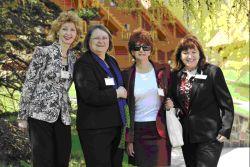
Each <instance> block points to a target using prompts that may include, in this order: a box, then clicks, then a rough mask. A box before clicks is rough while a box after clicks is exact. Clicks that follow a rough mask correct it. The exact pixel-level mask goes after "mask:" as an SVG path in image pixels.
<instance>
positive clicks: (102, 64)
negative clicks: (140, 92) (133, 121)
mask: <svg viewBox="0 0 250 167" xmlns="http://www.w3.org/2000/svg"><path fill="white" fill-rule="evenodd" d="M92 55H93V57H94V59H95V60H96V61H97V62H98V64H100V66H101V67H102V69H104V71H105V72H106V73H107V75H108V76H109V77H111V78H114V77H113V75H112V73H111V71H110V69H109V68H108V67H107V65H106V64H105V63H104V61H103V60H102V59H101V58H99V57H98V56H97V55H95V54H92ZM110 63H111V66H112V67H113V69H114V71H115V73H116V76H117V78H118V82H119V80H121V81H120V82H119V83H117V81H116V80H115V79H114V81H115V85H114V88H115V89H117V88H118V86H119V85H122V79H121V78H120V79H119V76H118V75H119V74H117V72H116V70H115V64H114V63H113V62H112V61H111V62H110ZM118 105H119V109H120V114H121V118H122V123H123V125H124V126H125V125H126V117H125V108H124V107H125V105H126V101H125V99H118Z"/></svg>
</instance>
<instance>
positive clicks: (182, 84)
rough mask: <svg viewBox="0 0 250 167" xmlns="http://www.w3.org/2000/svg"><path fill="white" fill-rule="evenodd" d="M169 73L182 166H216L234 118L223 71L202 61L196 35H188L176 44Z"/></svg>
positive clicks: (201, 50) (204, 60) (201, 51)
mask: <svg viewBox="0 0 250 167" xmlns="http://www.w3.org/2000/svg"><path fill="white" fill-rule="evenodd" d="M171 77H172V88H171V96H172V100H173V102H174V106H175V108H178V110H179V112H178V116H179V117H180V122H181V124H182V126H183V137H184V146H183V147H182V151H183V155H184V159H185V163H186V166H187V167H216V166H217V163H218V160H219V157H220V154H221V150H222V147H223V142H224V141H225V139H226V138H228V139H229V137H230V133H231V129H232V124H233V118H234V108H233V101H232V97H231V95H230V92H229V90H228V88H227V85H226V82H225V79H224V76H223V73H222V71H221V69H220V68H219V67H217V66H215V65H212V64H209V63H207V62H206V58H205V55H204V52H203V49H202V46H201V45H200V44H199V42H198V40H197V38H196V37H194V36H191V35H188V36H186V37H184V38H183V39H182V40H181V41H180V43H179V44H178V46H177V48H176V52H175V67H174V71H173V73H172V75H171ZM166 106H167V103H166Z"/></svg>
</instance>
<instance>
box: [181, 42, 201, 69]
mask: <svg viewBox="0 0 250 167" xmlns="http://www.w3.org/2000/svg"><path fill="white" fill-rule="evenodd" d="M199 59H200V53H199V50H198V49H197V47H196V46H195V47H194V48H188V49H187V50H183V51H182V52H181V61H182V62H183V64H184V65H185V68H186V69H187V70H189V71H192V70H194V69H195V68H197V65H198V62H199Z"/></svg>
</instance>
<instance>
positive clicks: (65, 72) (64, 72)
mask: <svg viewBox="0 0 250 167" xmlns="http://www.w3.org/2000/svg"><path fill="white" fill-rule="evenodd" d="M69 77H70V73H69V72H68V71H64V70H62V71H61V78H63V79H69Z"/></svg>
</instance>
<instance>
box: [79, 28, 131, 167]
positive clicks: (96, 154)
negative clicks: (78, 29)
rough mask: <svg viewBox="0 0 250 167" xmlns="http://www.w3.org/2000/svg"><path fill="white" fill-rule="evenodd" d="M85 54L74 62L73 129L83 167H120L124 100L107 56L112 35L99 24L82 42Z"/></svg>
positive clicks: (114, 67)
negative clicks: (75, 109)
mask: <svg viewBox="0 0 250 167" xmlns="http://www.w3.org/2000/svg"><path fill="white" fill-rule="evenodd" d="M84 45H85V49H86V50H87V51H86V52H85V53H83V54H82V55H81V57H80V58H79V59H78V60H77V62H76V64H75V69H74V83H75V87H76V95H77V104H78V110H77V119H76V126H77V131H78V134H79V138H80V142H81V145H82V149H83V153H84V158H85V162H86V165H87V167H120V166H122V155H123V153H122V150H119V151H118V145H119V143H120V139H121V128H122V126H124V125H125V124H126V123H125V122H126V120H125V110H124V106H125V98H126V97H127V91H126V90H125V88H124V87H123V80H122V77H121V72H120V69H119V66H118V64H117V62H116V60H115V59H114V58H113V57H111V56H110V55H108V54H107V52H108V51H110V50H111V49H112V47H113V43H112V35H111V33H110V32H109V30H108V29H107V28H106V27H104V26H103V25H94V26H92V27H91V28H90V29H89V31H88V33H87V35H86V37H85V40H84Z"/></svg>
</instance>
